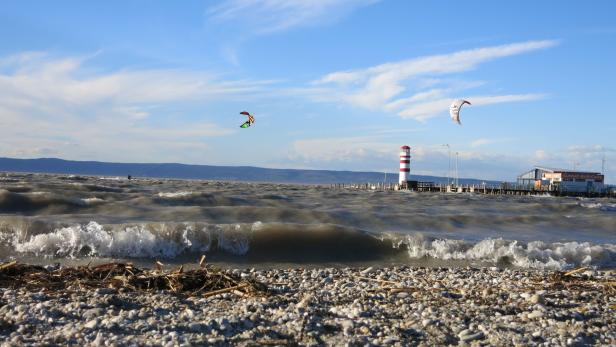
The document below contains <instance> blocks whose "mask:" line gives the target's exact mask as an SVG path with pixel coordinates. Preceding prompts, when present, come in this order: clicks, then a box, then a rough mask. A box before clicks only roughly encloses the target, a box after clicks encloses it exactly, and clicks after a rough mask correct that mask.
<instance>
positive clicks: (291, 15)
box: [209, 0, 379, 33]
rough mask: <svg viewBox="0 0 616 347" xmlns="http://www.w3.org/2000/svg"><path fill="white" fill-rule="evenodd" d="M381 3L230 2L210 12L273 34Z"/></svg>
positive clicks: (317, 0) (217, 17)
mask: <svg viewBox="0 0 616 347" xmlns="http://www.w3.org/2000/svg"><path fill="white" fill-rule="evenodd" d="M378 1H379V0H310V1H306V0H227V1H224V2H223V3H222V4H220V5H218V6H215V7H213V8H211V9H210V10H209V16H210V18H212V19H215V20H218V21H232V22H233V23H234V25H236V26H239V25H246V26H249V27H250V28H251V30H252V31H253V32H258V33H272V32H276V31H282V30H286V29H290V28H293V27H299V26H308V25H315V24H321V23H324V22H330V21H334V20H336V19H338V18H340V17H342V16H344V15H346V14H348V13H350V12H351V11H353V10H354V9H356V8H358V7H363V6H367V5H370V4H373V3H375V2H378Z"/></svg>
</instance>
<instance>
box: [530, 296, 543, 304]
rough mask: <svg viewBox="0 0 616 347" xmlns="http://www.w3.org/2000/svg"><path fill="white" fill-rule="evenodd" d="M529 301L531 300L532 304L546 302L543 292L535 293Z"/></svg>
mask: <svg viewBox="0 0 616 347" xmlns="http://www.w3.org/2000/svg"><path fill="white" fill-rule="evenodd" d="M528 301H530V303H531V304H544V303H545V299H544V297H543V295H541V294H535V295H533V296H531V297H530V298H529V299H528Z"/></svg>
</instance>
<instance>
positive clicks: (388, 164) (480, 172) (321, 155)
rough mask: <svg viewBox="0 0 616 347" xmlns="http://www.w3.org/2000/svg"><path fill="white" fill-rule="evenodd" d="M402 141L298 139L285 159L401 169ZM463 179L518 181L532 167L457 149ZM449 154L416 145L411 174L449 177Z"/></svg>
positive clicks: (516, 159) (522, 160)
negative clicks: (519, 175)
mask: <svg viewBox="0 0 616 347" xmlns="http://www.w3.org/2000/svg"><path fill="white" fill-rule="evenodd" d="M399 147H400V143H399V142H394V141H391V140H389V137H387V136H356V137H339V138H311V139H303V140H297V141H295V142H294V143H293V146H292V149H291V151H290V153H289V155H288V157H287V158H286V159H285V161H284V162H285V163H286V165H289V164H290V163H291V164H292V165H294V166H295V167H303V168H311V169H332V168H333V169H346V170H358V171H381V172H382V171H387V172H397V170H398V159H399V158H398V148H399ZM457 152H458V157H459V165H460V176H461V177H475V178H484V179H497V180H502V179H507V180H513V179H515V175H516V174H517V173H519V172H522V171H523V170H525V169H527V168H528V167H530V166H531V165H532V163H531V162H530V161H529V158H528V157H527V156H523V155H520V156H506V155H502V154H499V155H496V154H487V153H482V152H479V151H475V150H457ZM448 163H449V153H448V150H447V148H446V147H445V146H442V145H430V144H421V143H415V144H413V145H412V149H411V173H412V174H419V175H436V176H442V177H446V176H447V170H448V167H449V164H448Z"/></svg>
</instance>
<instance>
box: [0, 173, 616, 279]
mask: <svg viewBox="0 0 616 347" xmlns="http://www.w3.org/2000/svg"><path fill="white" fill-rule="evenodd" d="M203 253H205V254H207V255H208V258H210V259H218V260H220V261H225V262H242V263H248V264H263V263H269V264H272V263H302V264H323V263H337V264H349V263H355V262H362V263H374V264H391V263H408V264H422V265H430V264H439V265H452V266H456V265H460V264H468V263H473V264H475V263H480V264H495V265H502V266H520V267H532V268H556V269H563V268H569V267H574V266H582V265H584V266H587V265H588V266H595V267H600V268H602V267H603V268H604V267H614V266H615V265H616V201H614V200H607V199H574V198H552V197H512V196H484V195H470V194H437V193H412V192H406V191H404V192H403V191H400V192H396V191H358V190H333V189H330V188H329V187H318V186H299V185H284V184H250V183H230V182H210V181H181V180H155V179H138V180H131V181H128V180H126V179H124V178H100V177H79V176H53V175H27V174H1V175H0V258H1V259H2V260H6V259H21V260H26V261H59V262H68V261H74V260H75V259H77V260H79V259H87V260H91V259H92V258H95V260H96V258H104V259H107V258H112V259H128V258H130V259H133V260H137V261H151V260H152V259H167V261H175V262H182V261H194V260H195V259H197V258H198V256H199V255H201V254H203Z"/></svg>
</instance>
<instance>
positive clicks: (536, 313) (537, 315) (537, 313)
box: [528, 310, 543, 319]
mask: <svg viewBox="0 0 616 347" xmlns="http://www.w3.org/2000/svg"><path fill="white" fill-rule="evenodd" d="M541 317H543V312H541V311H539V310H534V311H533V312H531V313H529V314H528V319H535V318H541Z"/></svg>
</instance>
